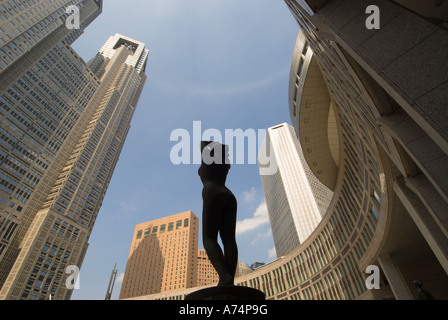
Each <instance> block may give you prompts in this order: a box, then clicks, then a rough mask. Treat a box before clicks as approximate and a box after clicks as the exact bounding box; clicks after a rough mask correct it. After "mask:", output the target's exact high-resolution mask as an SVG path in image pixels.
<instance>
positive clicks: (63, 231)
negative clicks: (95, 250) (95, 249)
mask: <svg viewBox="0 0 448 320" xmlns="http://www.w3.org/2000/svg"><path fill="white" fill-rule="evenodd" d="M47 5H48V3H46V1H27V2H26V3H25V2H20V3H18V2H17V1H7V2H3V3H2V4H1V5H0V6H1V7H0V10H1V11H2V17H3V18H6V19H7V20H6V21H9V20H10V22H11V23H7V24H3V25H2V26H1V28H5V27H6V28H8V32H7V34H5V33H3V32H2V35H3V38H2V41H3V44H4V45H3V46H2V47H1V49H0V56H1V57H2V59H3V60H2V61H3V64H2V68H3V69H2V72H1V74H0V117H1V119H0V121H1V124H0V131H1V132H0V154H1V157H0V159H1V165H0V186H1V187H0V205H1V208H0V221H1V226H0V237H1V242H0V286H1V290H0V299H47V298H48V297H49V296H50V295H51V296H52V298H53V299H68V298H70V295H71V293H72V290H71V289H73V287H72V286H71V284H70V283H69V281H66V280H68V277H69V276H72V274H68V273H66V271H67V270H68V269H67V268H68V267H69V266H73V267H75V269H76V268H78V269H79V268H80V267H81V264H82V261H83V258H84V255H85V253H86V250H87V247H88V239H89V236H90V233H91V231H92V228H93V225H94V223H95V220H96V216H97V214H98V211H99V209H100V207H101V203H102V200H103V198H104V195H105V192H106V189H107V186H108V184H109V181H110V179H111V176H112V173H113V171H114V168H115V165H116V163H117V160H118V156H119V154H120V151H121V148H122V145H123V143H124V141H125V138H126V135H127V133H128V130H129V125H130V121H131V118H132V115H133V112H134V110H135V107H136V105H137V102H138V99H139V96H140V94H141V92H142V89H143V86H144V83H145V80H146V75H145V73H144V71H145V65H146V60H147V55H148V50H147V49H145V45H144V44H143V43H141V42H138V41H135V40H132V39H129V38H127V37H124V36H121V35H116V36H115V37H111V39H109V41H108V42H107V44H108V45H109V46H111V49H110V50H109V51H107V53H106V52H105V51H106V50H104V51H100V52H99V53H98V55H97V56H95V57H94V58H93V59H92V60H91V61H90V62H89V64H86V63H85V62H84V61H83V60H82V59H81V58H80V57H79V56H78V55H77V54H76V53H75V52H74V51H73V49H72V48H71V46H70V44H71V43H72V42H73V41H74V39H76V38H77V36H79V35H80V34H81V33H82V30H83V28H84V27H85V26H86V25H87V24H88V23H90V22H91V21H92V20H93V19H94V18H95V17H96V16H97V15H98V14H99V13H100V12H101V8H102V1H93V0H91V1H89V0H87V1H61V2H58V4H54V5H52V6H47ZM69 5H77V8H78V9H79V13H80V28H79V29H70V28H67V26H66V25H65V20H66V19H67V17H68V16H69V14H67V12H66V8H67V6H69ZM37 17H39V18H37ZM13 22H14V23H13ZM23 30H25V31H23ZM3 31H4V29H3ZM8 37H9V38H8ZM14 48H15V49H14ZM19 48H22V49H23V50H22V51H23V52H22V51H20V49H19ZM24 48H25V49H24ZM102 52H105V53H104V54H103V53H102ZM14 53H16V54H14ZM129 56H131V57H132V58H130V59H128V57H129ZM70 270H73V269H70Z"/></svg>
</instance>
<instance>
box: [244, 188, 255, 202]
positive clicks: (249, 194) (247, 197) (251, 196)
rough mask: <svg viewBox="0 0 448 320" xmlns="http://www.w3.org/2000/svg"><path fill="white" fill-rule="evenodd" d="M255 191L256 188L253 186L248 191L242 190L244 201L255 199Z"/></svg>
mask: <svg viewBox="0 0 448 320" xmlns="http://www.w3.org/2000/svg"><path fill="white" fill-rule="evenodd" d="M256 193H257V190H256V189H255V187H252V188H251V189H250V190H249V191H244V192H243V196H244V201H245V202H252V201H253V200H254V199H255V194H256Z"/></svg>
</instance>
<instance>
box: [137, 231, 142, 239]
mask: <svg viewBox="0 0 448 320" xmlns="http://www.w3.org/2000/svg"><path fill="white" fill-rule="evenodd" d="M141 237H142V230H138V231H137V239H140V238H141Z"/></svg>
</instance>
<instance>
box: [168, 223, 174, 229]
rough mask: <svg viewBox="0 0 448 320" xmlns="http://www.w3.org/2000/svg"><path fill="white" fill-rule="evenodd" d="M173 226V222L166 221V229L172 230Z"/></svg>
mask: <svg viewBox="0 0 448 320" xmlns="http://www.w3.org/2000/svg"><path fill="white" fill-rule="evenodd" d="M173 227H174V222H170V223H168V231H172V230H173Z"/></svg>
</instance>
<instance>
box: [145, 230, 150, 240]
mask: <svg viewBox="0 0 448 320" xmlns="http://www.w3.org/2000/svg"><path fill="white" fill-rule="evenodd" d="M147 236H149V228H148V229H145V238H146V237H147Z"/></svg>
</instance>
